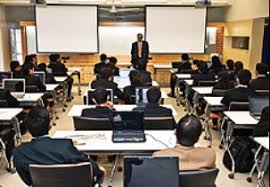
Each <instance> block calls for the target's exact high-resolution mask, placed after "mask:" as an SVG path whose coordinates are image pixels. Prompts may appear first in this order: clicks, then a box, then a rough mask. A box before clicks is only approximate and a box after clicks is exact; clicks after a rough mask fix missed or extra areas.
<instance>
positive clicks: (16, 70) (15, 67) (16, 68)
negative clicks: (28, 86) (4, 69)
mask: <svg viewBox="0 0 270 187" xmlns="http://www.w3.org/2000/svg"><path fill="white" fill-rule="evenodd" d="M10 71H11V72H12V73H13V78H15V79H19V78H24V75H23V71H22V66H21V65H20V62H19V61H12V62H11V63H10Z"/></svg>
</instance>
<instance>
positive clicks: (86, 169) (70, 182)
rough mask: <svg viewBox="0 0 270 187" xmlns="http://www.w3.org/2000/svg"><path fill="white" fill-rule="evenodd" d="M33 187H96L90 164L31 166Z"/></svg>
mask: <svg viewBox="0 0 270 187" xmlns="http://www.w3.org/2000/svg"><path fill="white" fill-rule="evenodd" d="M29 169H30V174H31V178H32V181H33V186H32V187H48V186H50V187H74V186H79V187H94V177H93V169H92V166H91V164H90V163H81V164H70V165H46V166H45V165H30V167H29Z"/></svg>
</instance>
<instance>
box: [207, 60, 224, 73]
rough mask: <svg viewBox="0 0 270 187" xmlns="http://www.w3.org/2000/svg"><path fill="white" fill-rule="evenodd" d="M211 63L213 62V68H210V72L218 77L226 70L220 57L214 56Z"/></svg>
mask: <svg viewBox="0 0 270 187" xmlns="http://www.w3.org/2000/svg"><path fill="white" fill-rule="evenodd" d="M211 62H212V66H211V68H210V72H212V73H215V74H216V75H218V74H219V73H220V72H222V71H224V70H225V66H224V65H223V64H222V62H221V60H220V58H219V57H218V56H213V57H212V59H211Z"/></svg>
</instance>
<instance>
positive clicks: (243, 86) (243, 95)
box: [221, 70, 252, 108]
mask: <svg viewBox="0 0 270 187" xmlns="http://www.w3.org/2000/svg"><path fill="white" fill-rule="evenodd" d="M251 77H252V75H251V73H250V71H249V70H242V71H240V72H239V73H238V75H237V86H236V87H235V88H234V89H231V90H228V91H227V92H226V93H225V96H224V98H223V99H222V101H221V102H222V103H223V104H224V105H225V106H227V107H228V108H229V106H230V104H231V102H249V97H250V96H251V95H252V90H251V89H250V88H249V84H250V81H251Z"/></svg>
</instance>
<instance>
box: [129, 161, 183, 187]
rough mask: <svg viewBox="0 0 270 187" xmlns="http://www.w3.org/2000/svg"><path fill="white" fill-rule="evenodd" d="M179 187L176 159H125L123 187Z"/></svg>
mask: <svg viewBox="0 0 270 187" xmlns="http://www.w3.org/2000/svg"><path fill="white" fill-rule="evenodd" d="M138 186H141V187H146V186H149V187H151V186H153V187H167V186H168V187H179V163H178V158H174V157H173V158H170V157H161V158H153V157H139V158H136V157H126V158H125V160H124V187H138Z"/></svg>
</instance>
